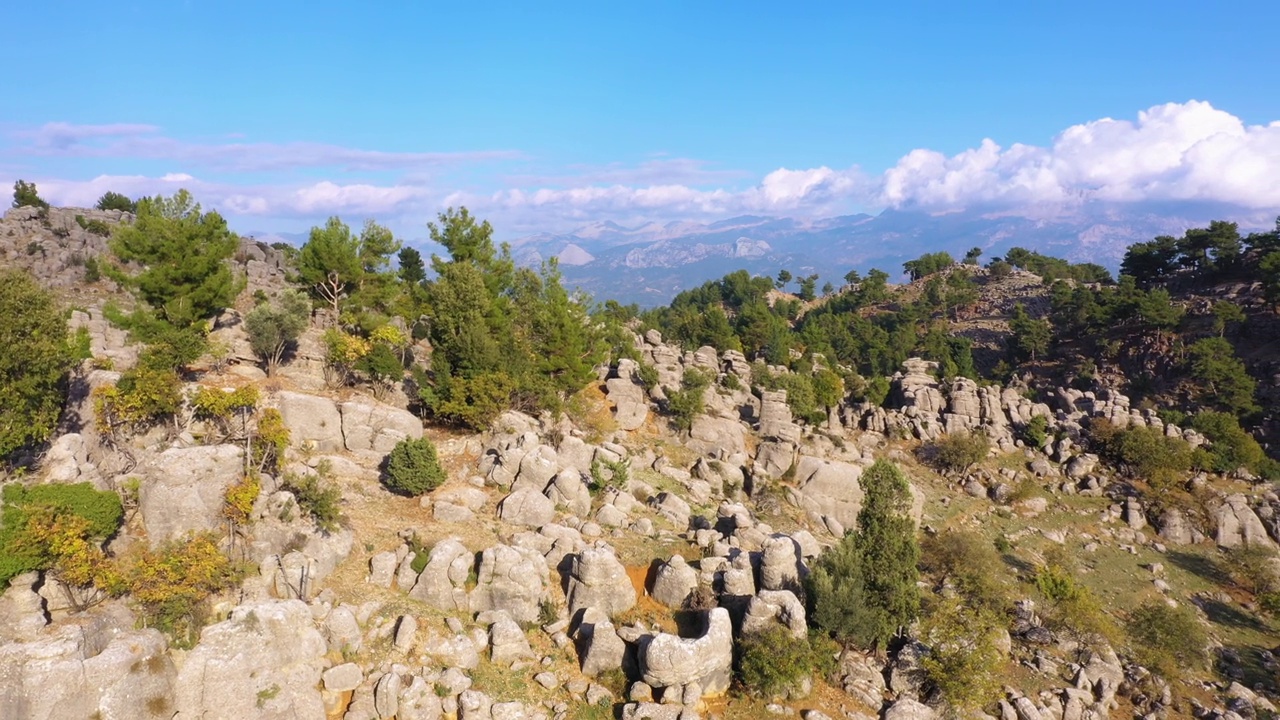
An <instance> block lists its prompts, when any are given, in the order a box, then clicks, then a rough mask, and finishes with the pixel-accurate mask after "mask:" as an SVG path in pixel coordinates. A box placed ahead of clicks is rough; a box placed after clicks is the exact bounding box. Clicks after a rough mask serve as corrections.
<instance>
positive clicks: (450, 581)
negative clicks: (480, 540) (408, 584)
mask: <svg viewBox="0 0 1280 720" xmlns="http://www.w3.org/2000/svg"><path fill="white" fill-rule="evenodd" d="M427 557H428V559H427V565H426V567H424V568H423V569H422V573H421V574H419V575H418V581H417V583H415V584H414V586H413V589H412V590H411V591H410V592H409V596H410V597H412V598H413V599H415V600H420V601H422V602H424V603H426V604H428V605H430V606H431V607H434V608H439V609H440V610H445V611H464V612H465V611H469V610H470V609H471V603H470V600H469V599H468V597H467V591H466V582H467V577H468V576H469V575H470V574H471V569H472V568H473V567H475V555H474V554H473V553H472V552H471V551H470V550H468V549H467V548H466V546H465V545H463V544H462V543H461V542H460V541H459V540H458V539H457V538H445V539H444V540H441V541H440V542H438V543H436V545H435V547H433V548H431V552H430V554H429V555H428V556H427Z"/></svg>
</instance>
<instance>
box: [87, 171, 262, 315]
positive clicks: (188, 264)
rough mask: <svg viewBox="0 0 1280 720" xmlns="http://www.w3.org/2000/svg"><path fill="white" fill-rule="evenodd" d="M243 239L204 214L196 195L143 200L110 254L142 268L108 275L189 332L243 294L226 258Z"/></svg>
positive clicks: (115, 238)
mask: <svg viewBox="0 0 1280 720" xmlns="http://www.w3.org/2000/svg"><path fill="white" fill-rule="evenodd" d="M239 243H240V240H239V238H237V237H236V235H235V234H234V233H232V232H231V231H230V230H229V229H228V228H227V222H226V220H223V219H222V216H221V215H219V214H218V213H216V212H214V211H212V210H211V211H209V212H207V213H206V212H201V209H200V204H199V203H197V202H196V201H195V199H194V198H193V197H192V196H191V193H189V192H187V191H186V190H179V191H178V192H177V193H176V194H174V196H173V197H169V198H166V197H163V196H160V195H157V196H156V197H153V198H144V199H142V200H140V201H138V214H137V219H136V220H135V221H134V222H133V224H131V225H121V226H119V227H117V228H116V230H115V233H114V235H113V236H112V238H111V250H112V252H114V253H115V255H116V257H118V258H119V259H121V260H123V261H125V262H136V263H139V264H141V265H142V266H143V270H142V271H141V272H139V273H138V274H136V275H127V274H125V273H124V272H123V271H122V270H119V269H116V270H113V271H111V272H110V273H109V274H111V276H112V277H113V279H115V280H116V281H117V282H120V283H121V284H123V285H125V286H127V287H130V288H132V289H133V291H134V292H135V293H136V294H137V295H138V297H139V298H141V299H142V300H143V301H145V302H146V303H147V304H148V305H150V306H151V307H152V309H153V310H154V312H155V314H156V316H157V318H159V319H160V320H163V321H164V322H166V323H167V324H169V325H171V326H172V327H175V328H187V327H191V326H192V325H194V324H196V323H197V322H200V321H202V320H206V319H208V318H211V317H213V316H214V315H216V314H218V313H219V312H221V311H222V310H223V309H224V308H226V307H227V306H229V305H230V304H231V303H232V301H233V300H234V299H235V296H236V293H237V292H238V291H239V287H238V284H237V283H236V281H235V278H234V276H233V275H232V274H231V267H230V266H229V265H228V264H227V260H228V259H230V258H231V256H232V254H234V253H235V251H236V248H237V247H238V246H239Z"/></svg>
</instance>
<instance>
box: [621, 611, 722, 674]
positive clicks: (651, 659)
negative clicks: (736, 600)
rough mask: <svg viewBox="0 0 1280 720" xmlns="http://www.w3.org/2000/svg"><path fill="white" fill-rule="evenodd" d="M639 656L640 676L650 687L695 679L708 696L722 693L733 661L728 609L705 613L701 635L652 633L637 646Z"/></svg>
mask: <svg viewBox="0 0 1280 720" xmlns="http://www.w3.org/2000/svg"><path fill="white" fill-rule="evenodd" d="M639 659H640V671H641V675H642V676H643V678H644V681H645V682H646V683H648V684H649V685H650V686H652V687H660V688H665V687H672V686H683V685H686V684H688V683H691V682H696V683H698V684H699V685H701V686H702V688H703V692H704V693H706V694H708V695H717V694H719V693H723V692H724V691H725V690H727V689H728V688H729V680H730V670H731V666H732V664H733V625H732V623H731V622H730V620H729V611H727V610H725V609H724V608H714V609H712V610H711V611H710V612H708V613H707V627H706V632H705V633H704V634H703V635H702V637H698V638H682V637H679V636H678V635H671V634H668V633H659V634H658V635H655V636H654V637H653V638H652V639H651V640H649V642H648V643H646V644H643V645H642V646H641V649H640V657H639Z"/></svg>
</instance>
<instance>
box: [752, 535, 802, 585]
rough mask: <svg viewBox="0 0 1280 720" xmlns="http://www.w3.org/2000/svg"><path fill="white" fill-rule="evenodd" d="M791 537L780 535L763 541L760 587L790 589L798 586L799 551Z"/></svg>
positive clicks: (799, 569)
mask: <svg viewBox="0 0 1280 720" xmlns="http://www.w3.org/2000/svg"><path fill="white" fill-rule="evenodd" d="M799 550H800V549H799V547H798V546H797V545H796V543H795V541H793V540H792V539H791V538H789V537H787V536H785V535H782V536H778V537H771V538H769V539H767V540H765V541H764V551H763V552H762V553H761V557H760V588H761V589H763V590H792V589H798V588H799V587H800V579H801V578H800V571H801V565H800V552H799Z"/></svg>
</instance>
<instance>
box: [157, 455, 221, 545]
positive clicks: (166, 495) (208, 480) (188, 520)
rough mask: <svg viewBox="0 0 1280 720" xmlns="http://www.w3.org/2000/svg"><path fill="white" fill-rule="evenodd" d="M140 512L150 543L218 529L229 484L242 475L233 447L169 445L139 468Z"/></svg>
mask: <svg viewBox="0 0 1280 720" xmlns="http://www.w3.org/2000/svg"><path fill="white" fill-rule="evenodd" d="M142 474H143V481H142V483H141V485H140V487H139V489H138V510H139V512H140V513H141V514H142V522H143V525H145V526H146V528H147V537H148V539H149V540H150V541H151V543H152V544H153V545H158V544H159V543H162V542H164V541H166V540H172V539H174V538H179V537H183V536H185V535H186V534H188V533H192V532H197V533H198V532H206V531H210V530H216V529H218V528H220V527H222V525H223V523H224V522H225V520H224V518H223V516H222V508H223V505H224V504H225V497H226V491H227V488H229V487H231V486H232V485H234V484H235V483H236V482H238V481H239V480H240V479H241V478H242V477H243V476H244V449H243V448H240V447H237V446H235V445H202V446H197V447H190V448H170V449H168V450H165V451H164V452H162V453H160V455H159V456H157V457H156V458H155V459H154V460H152V461H151V462H150V463H148V464H147V465H146V466H145V468H144V469H143V472H142Z"/></svg>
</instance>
